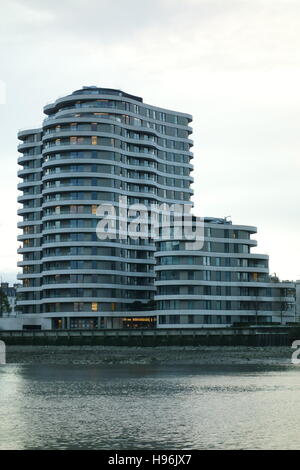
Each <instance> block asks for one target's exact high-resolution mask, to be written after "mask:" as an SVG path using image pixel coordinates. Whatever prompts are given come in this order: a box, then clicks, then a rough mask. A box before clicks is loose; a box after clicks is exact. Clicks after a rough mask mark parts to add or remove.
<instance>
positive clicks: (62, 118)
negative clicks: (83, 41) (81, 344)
mask: <svg viewBox="0 0 300 470" xmlns="http://www.w3.org/2000/svg"><path fill="white" fill-rule="evenodd" d="M44 112H45V114H46V115H47V118H46V119H45V120H44V122H43V126H42V127H41V128H39V129H30V130H28V131H22V132H20V133H19V135H18V137H19V139H20V140H21V141H22V143H21V145H19V148H18V149H19V151H20V152H21V153H22V156H21V157H20V158H19V161H18V162H19V164H20V165H21V166H22V169H21V170H20V171H19V177H20V178H22V180H23V181H22V183H20V184H19V189H20V190H21V191H22V195H21V196H20V197H19V199H18V201H19V203H21V204H22V207H21V209H20V210H19V215H20V216H22V217H23V221H22V222H20V223H19V228H21V229H22V232H23V233H22V235H20V236H19V241H20V242H21V243H22V245H21V246H20V248H19V253H20V254H22V255H23V260H22V261H21V262H20V263H19V266H20V267H21V268H22V270H23V272H22V274H21V275H19V279H20V280H22V283H23V286H22V288H21V289H20V295H21V300H20V302H19V306H20V308H22V312H23V315H38V316H39V315H42V316H43V317H47V318H48V319H49V318H50V319H51V320H52V327H53V328H60V327H68V328H69V327H74V328H76V327H82V328H85V327H99V326H100V327H114V326H116V327H117V326H121V325H123V323H124V322H125V324H128V325H129V326H130V324H131V322H132V321H134V322H136V320H132V319H134V318H138V317H140V318H141V321H144V322H146V323H145V324H150V325H151V324H154V323H155V320H156V317H155V315H149V314H148V315H147V312H149V311H151V310H153V299H154V291H155V286H154V263H155V258H154V251H155V245H154V243H153V240H151V239H150V238H148V239H140V240H134V239H132V238H130V237H126V239H125V238H124V237H123V238H122V240H120V239H113V240H103V241H102V240H99V239H98V237H97V234H96V226H97V223H98V221H99V219H98V217H97V214H96V211H97V207H98V206H99V205H100V204H111V205H115V206H116V210H117V207H118V205H119V200H120V197H123V198H124V197H125V198H127V204H128V205H132V204H144V205H145V206H146V207H150V205H153V204H154V205H155V204H162V203H168V204H173V203H180V204H183V205H187V206H191V205H192V203H191V201H190V198H191V195H192V190H191V188H190V185H191V183H192V181H193V179H192V177H191V176H190V172H191V170H192V169H193V167H192V165H191V163H190V160H191V158H192V156H193V155H192V153H191V151H190V148H191V146H192V141H191V140H190V139H189V135H190V133H191V132H192V129H191V128H190V127H189V123H190V122H191V119H192V118H191V116H190V115H188V114H184V113H177V112H174V111H170V110H166V109H162V108H158V107H155V106H150V105H147V104H144V103H143V100H142V98H140V97H136V96H133V95H129V94H127V93H124V92H122V91H119V90H113V89H106V88H97V87H84V88H83V89H82V90H77V91H75V92H74V93H72V94H71V95H69V96H65V97H63V98H60V99H58V100H57V101H56V102H55V103H53V104H50V105H47V106H46V107H45V108H44ZM140 312H142V314H141V313H140ZM145 313H146V316H145ZM142 324H143V323H142Z"/></svg>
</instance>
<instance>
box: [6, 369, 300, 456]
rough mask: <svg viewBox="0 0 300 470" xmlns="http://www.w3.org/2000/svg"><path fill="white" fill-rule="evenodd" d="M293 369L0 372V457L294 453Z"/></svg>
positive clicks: (299, 382)
mask: <svg viewBox="0 0 300 470" xmlns="http://www.w3.org/2000/svg"><path fill="white" fill-rule="evenodd" d="M299 367H300V366H285V367H279V366H278V367H271V366H269V367H266V366H265V367H262V366H253V365H252V366H227V367H226V366H158V365H157V366H156V365H153V366H150V365H134V366H133V365H131V366H129V365H126V366H124V365H122V366H116V365H114V366H109V367H108V366H92V365H89V366H86V365H85V366H83V365H60V366H59V365H58V366H45V365H13V364H8V365H4V366H0V449H118V450H121V449H172V450H173V449H300V393H299V392H300V368H299Z"/></svg>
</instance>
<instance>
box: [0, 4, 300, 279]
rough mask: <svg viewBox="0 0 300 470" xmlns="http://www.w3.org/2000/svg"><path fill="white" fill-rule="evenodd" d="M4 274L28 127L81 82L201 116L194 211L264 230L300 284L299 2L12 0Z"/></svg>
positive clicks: (3, 59)
mask: <svg viewBox="0 0 300 470" xmlns="http://www.w3.org/2000/svg"><path fill="white" fill-rule="evenodd" d="M0 70H1V73H0V81H1V82H2V83H4V84H5V85H6V102H5V104H0V123H1V132H0V136H1V145H0V158H1V172H0V182H1V186H0V188H1V219H0V220H1V225H0V229H1V232H0V233H1V244H0V273H1V275H2V277H3V279H6V278H7V279H9V280H14V276H15V272H16V248H17V243H16V236H17V231H16V223H17V217H16V207H17V203H16V197H17V195H16V171H17V165H16V160H17V151H16V146H17V139H16V133H17V130H18V129H19V128H26V127H31V126H40V125H41V121H42V119H43V116H42V107H43V106H44V105H45V104H46V103H47V102H50V101H53V100H55V99H56V98H57V97H59V96H62V95H64V94H66V93H69V92H72V91H73V90H74V89H77V88H80V87H81V86H83V85H99V86H106V87H116V88H120V89H123V90H125V91H127V92H129V93H133V94H136V95H140V96H142V97H143V98H144V101H145V102H147V103H150V104H154V105H157V106H162V107H167V108H168V107H169V108H171V109H175V110H178V111H184V112H188V113H191V114H193V116H194V123H193V127H194V141H195V147H194V153H195V158H194V165H195V171H194V178H195V182H196V183H195V188H194V189H195V198H194V200H195V212H196V213H198V214H199V215H212V216H225V215H231V216H232V219H233V221H234V222H236V223H244V224H249V225H256V226H258V230H259V231H258V235H257V240H258V250H257V251H260V252H262V253H268V254H269V255H270V258H271V271H276V272H277V273H278V274H279V275H280V276H281V278H283V279H288V278H291V279H292V278H294V279H295V278H297V277H299V278H300V263H299V259H300V255H299V252H300V250H299V241H298V238H299V231H300V230H299V229H300V222H299V208H298V205H299V199H300V198H299V195H300V185H299V170H300V159H299V148H300V145H299V144H300V132H299V125H300V122H299V121H300V107H299V105H300V92H299V88H300V87H299V83H300V3H299V1H298V0H142V1H141V0H127V1H126V2H125V1H124V0H89V1H88V2H87V1H83V0H72V1H71V0H60V1H57V0H51V1H49V0H43V1H40V0H39V1H38V0H23V1H22V0H19V1H16V0H1V17H0Z"/></svg>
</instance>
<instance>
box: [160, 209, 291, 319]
mask: <svg viewBox="0 0 300 470" xmlns="http://www.w3.org/2000/svg"><path fill="white" fill-rule="evenodd" d="M204 222H205V223H204V234H203V235H204V236H203V240H204V242H203V246H202V248H201V249H196V250H191V249H187V243H189V242H187V241H186V240H183V239H176V238H173V239H172V240H167V241H166V240H160V241H158V243H157V251H156V253H155V258H156V267H155V274H156V276H155V286H156V295H155V301H156V314H157V316H158V321H157V326H158V327H163V328H166V327H170V328H174V327H175V328H176V327H180V328H182V327H216V326H222V325H223V326H224V325H228V326H230V325H238V324H242V325H246V324H260V325H262V324H270V323H277V324H287V323H292V322H294V321H295V285H294V283H292V282H280V281H279V280H278V279H277V278H274V277H272V276H270V274H269V257H268V255H264V254H257V253H252V252H251V249H252V248H254V247H255V246H256V245H257V242H256V240H253V239H252V235H253V234H255V233H256V232H257V230H256V227H252V226H245V225H233V224H232V222H231V221H228V220H226V219H218V218H212V217H206V218H205V219H204ZM199 224H203V222H202V221H200V219H196V218H194V225H195V226H196V225H199ZM189 245H191V244H190V243H189Z"/></svg>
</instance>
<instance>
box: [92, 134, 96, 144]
mask: <svg viewBox="0 0 300 470" xmlns="http://www.w3.org/2000/svg"><path fill="white" fill-rule="evenodd" d="M92 145H97V137H96V136H95V135H93V136H92Z"/></svg>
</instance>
